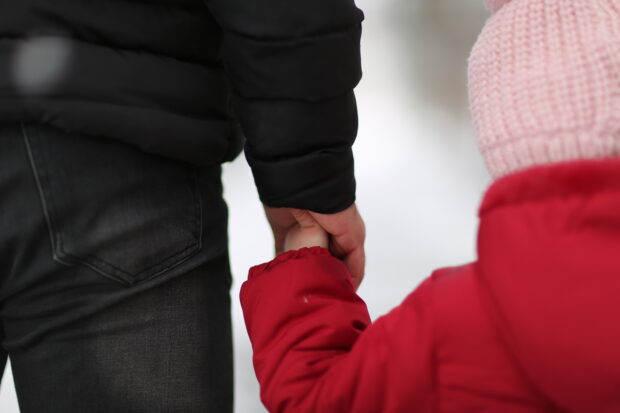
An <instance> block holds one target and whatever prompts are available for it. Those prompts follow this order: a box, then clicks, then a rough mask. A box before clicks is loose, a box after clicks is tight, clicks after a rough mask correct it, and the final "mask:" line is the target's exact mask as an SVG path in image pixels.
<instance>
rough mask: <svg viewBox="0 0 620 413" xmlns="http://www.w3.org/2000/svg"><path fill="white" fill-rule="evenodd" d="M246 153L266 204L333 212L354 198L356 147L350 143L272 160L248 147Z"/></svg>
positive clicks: (352, 201)
mask: <svg viewBox="0 0 620 413" xmlns="http://www.w3.org/2000/svg"><path fill="white" fill-rule="evenodd" d="M246 157H247V159H248V163H249V164H250V166H251V168H252V172H253V173H254V180H255V182H256V186H257V188H258V193H259V196H260V199H261V201H262V203H263V204H265V205H267V206H270V207H273V208H298V209H307V210H310V211H313V212H318V213H321V214H334V213H337V212H340V211H343V210H345V209H347V208H348V207H349V206H351V205H352V204H353V203H354V202H355V176H354V166H353V151H352V150H351V148H350V147H346V148H341V149H330V150H322V151H317V152H313V153H310V154H308V155H304V156H299V157H295V158H289V159H283V160H279V161H273V162H264V161H261V160H259V159H255V158H253V157H252V155H251V154H249V153H248V152H247V151H246Z"/></svg>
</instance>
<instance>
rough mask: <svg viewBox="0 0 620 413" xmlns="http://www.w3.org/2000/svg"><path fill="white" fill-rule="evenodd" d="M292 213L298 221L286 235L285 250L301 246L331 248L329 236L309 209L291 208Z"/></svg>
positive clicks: (296, 248)
mask: <svg viewBox="0 0 620 413" xmlns="http://www.w3.org/2000/svg"><path fill="white" fill-rule="evenodd" d="M291 214H292V215H293V217H294V218H295V220H296V221H297V225H293V226H292V227H291V228H290V229H289V230H288V232H287V233H286V236H285V237H284V251H291V250H298V249H301V248H311V247H323V248H329V236H328V234H327V231H325V230H324V229H323V228H322V227H321V226H320V225H319V223H318V222H316V221H315V220H314V218H312V215H310V213H309V212H308V211H303V210H301V209H291Z"/></svg>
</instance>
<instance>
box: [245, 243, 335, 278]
mask: <svg viewBox="0 0 620 413" xmlns="http://www.w3.org/2000/svg"><path fill="white" fill-rule="evenodd" d="M311 256H329V257H331V256H332V254H331V253H330V252H329V250H328V249H327V248H323V247H311V248H301V249H298V250H292V251H287V252H284V253H282V254H280V255H278V256H277V257H275V258H274V259H273V260H271V261H269V262H266V263H264V264H260V265H255V266H254V267H252V268H250V273H249V275H248V281H251V280H253V279H255V278H256V277H258V276H259V275H260V274H262V273H264V272H266V271H269V270H271V269H272V268H275V267H277V266H278V265H280V264H283V263H285V262H288V261H293V260H299V259H304V258H306V257H311Z"/></svg>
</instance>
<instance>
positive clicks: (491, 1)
mask: <svg viewBox="0 0 620 413" xmlns="http://www.w3.org/2000/svg"><path fill="white" fill-rule="evenodd" d="M509 1H510V0H485V3H486V5H487V7H488V8H489V10H491V11H492V12H493V13H495V12H496V11H498V10H499V9H501V8H502V6H503V5H504V4H506V3H508V2H509Z"/></svg>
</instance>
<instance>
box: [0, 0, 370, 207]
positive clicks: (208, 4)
mask: <svg viewBox="0 0 620 413" xmlns="http://www.w3.org/2000/svg"><path fill="white" fill-rule="evenodd" d="M362 19H363V15H362V12H361V11H360V10H358V9H357V8H356V7H355V4H354V0H54V1H50V0H0V122H37V123H43V124H47V125H51V126H55V127H58V128H61V129H63V130H65V131H69V132H78V133H83V134H88V135H93V136H99V137H105V138H113V139H117V140H120V141H123V142H126V143H129V144H132V145H136V146H138V147H140V148H142V149H143V150H145V151H148V152H151V153H156V154H160V155H164V156H168V157H172V158H176V159H181V160H185V161H188V162H192V163H195V164H199V165H206V164H215V163H220V162H223V161H226V160H230V159H233V158H234V157H235V156H236V155H237V154H238V152H239V151H240V149H241V145H242V138H241V133H240V132H239V128H238V127H237V126H236V125H237V121H236V120H235V116H233V112H235V113H236V114H237V116H236V118H238V119H239V121H240V123H241V126H242V130H243V132H244V134H245V136H246V137H247V142H246V156H247V158H248V161H249V163H250V165H251V167H252V169H253V172H254V176H255V180H256V184H257V187H258V189H259V193H260V196H261V199H262V200H263V202H264V203H266V204H268V205H271V206H292V207H299V208H308V209H312V210H315V211H319V212H336V211H339V210H342V209H344V208H346V207H347V206H348V205H350V204H351V203H352V202H353V201H354V193H355V180H354V177H353V158H352V154H351V145H352V144H353V141H354V139H355V135H356V132H357V113H356V104H355V98H354V95H353V88H354V87H355V86H356V84H357V83H358V81H359V79H360V76H361V70H360V53H359V38H360V31H361V26H360V25H361V21H362ZM233 108H234V109H233Z"/></svg>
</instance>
